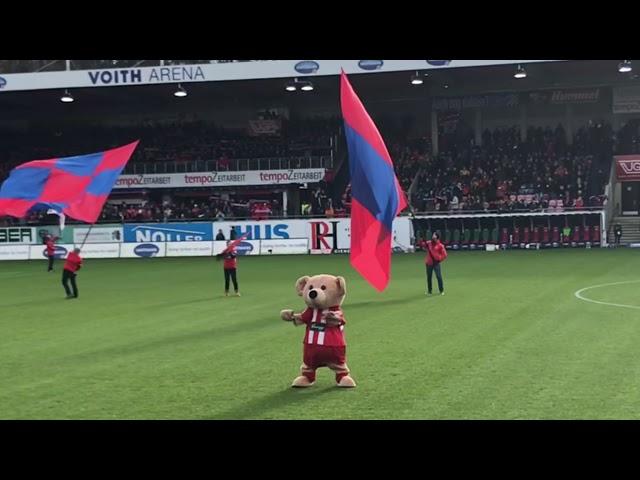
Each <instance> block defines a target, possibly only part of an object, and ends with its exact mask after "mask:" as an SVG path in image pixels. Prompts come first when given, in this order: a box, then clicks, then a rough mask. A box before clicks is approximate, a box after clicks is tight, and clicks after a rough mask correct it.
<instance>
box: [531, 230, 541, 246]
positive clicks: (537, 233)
mask: <svg viewBox="0 0 640 480" xmlns="http://www.w3.org/2000/svg"><path fill="white" fill-rule="evenodd" d="M531 241H532V242H533V243H540V227H534V228H533V237H532V239H531Z"/></svg>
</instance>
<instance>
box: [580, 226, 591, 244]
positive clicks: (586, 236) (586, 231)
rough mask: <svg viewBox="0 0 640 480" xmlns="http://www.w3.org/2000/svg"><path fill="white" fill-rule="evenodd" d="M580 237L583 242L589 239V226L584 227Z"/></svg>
mask: <svg viewBox="0 0 640 480" xmlns="http://www.w3.org/2000/svg"><path fill="white" fill-rule="evenodd" d="M582 238H583V240H584V241H585V242H590V241H591V227H584V229H583V232H582Z"/></svg>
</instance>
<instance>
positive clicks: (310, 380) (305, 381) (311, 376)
mask: <svg viewBox="0 0 640 480" xmlns="http://www.w3.org/2000/svg"><path fill="white" fill-rule="evenodd" d="M300 373H301V375H300V376H299V377H296V378H295V379H294V380H293V383H292V384H291V386H292V387H310V386H311V385H313V384H314V383H315V381H316V370H315V369H314V368H311V367H309V366H307V364H306V363H303V364H302V365H301V366H300Z"/></svg>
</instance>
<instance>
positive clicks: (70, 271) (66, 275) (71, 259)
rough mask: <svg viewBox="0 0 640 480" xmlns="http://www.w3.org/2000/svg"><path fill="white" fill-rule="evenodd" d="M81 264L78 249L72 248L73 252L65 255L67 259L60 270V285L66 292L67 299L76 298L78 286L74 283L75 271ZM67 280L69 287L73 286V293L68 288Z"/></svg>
mask: <svg viewBox="0 0 640 480" xmlns="http://www.w3.org/2000/svg"><path fill="white" fill-rule="evenodd" d="M81 266H82V258H81V257H80V249H79V248H74V249H73V252H71V253H70V254H69V255H67V261H66V262H65V263H64V270H63V271H62V286H63V287H64V291H65V292H67V299H70V298H78V286H77V285H76V275H77V273H76V272H77V271H78V270H80V267H81ZM69 281H71V288H73V295H72V294H71V290H70V289H69Z"/></svg>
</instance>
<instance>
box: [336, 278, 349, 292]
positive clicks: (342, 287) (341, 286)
mask: <svg viewBox="0 0 640 480" xmlns="http://www.w3.org/2000/svg"><path fill="white" fill-rule="evenodd" d="M336 282H337V283H338V291H339V292H340V295H346V294H347V282H346V280H345V279H344V277H336Z"/></svg>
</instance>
